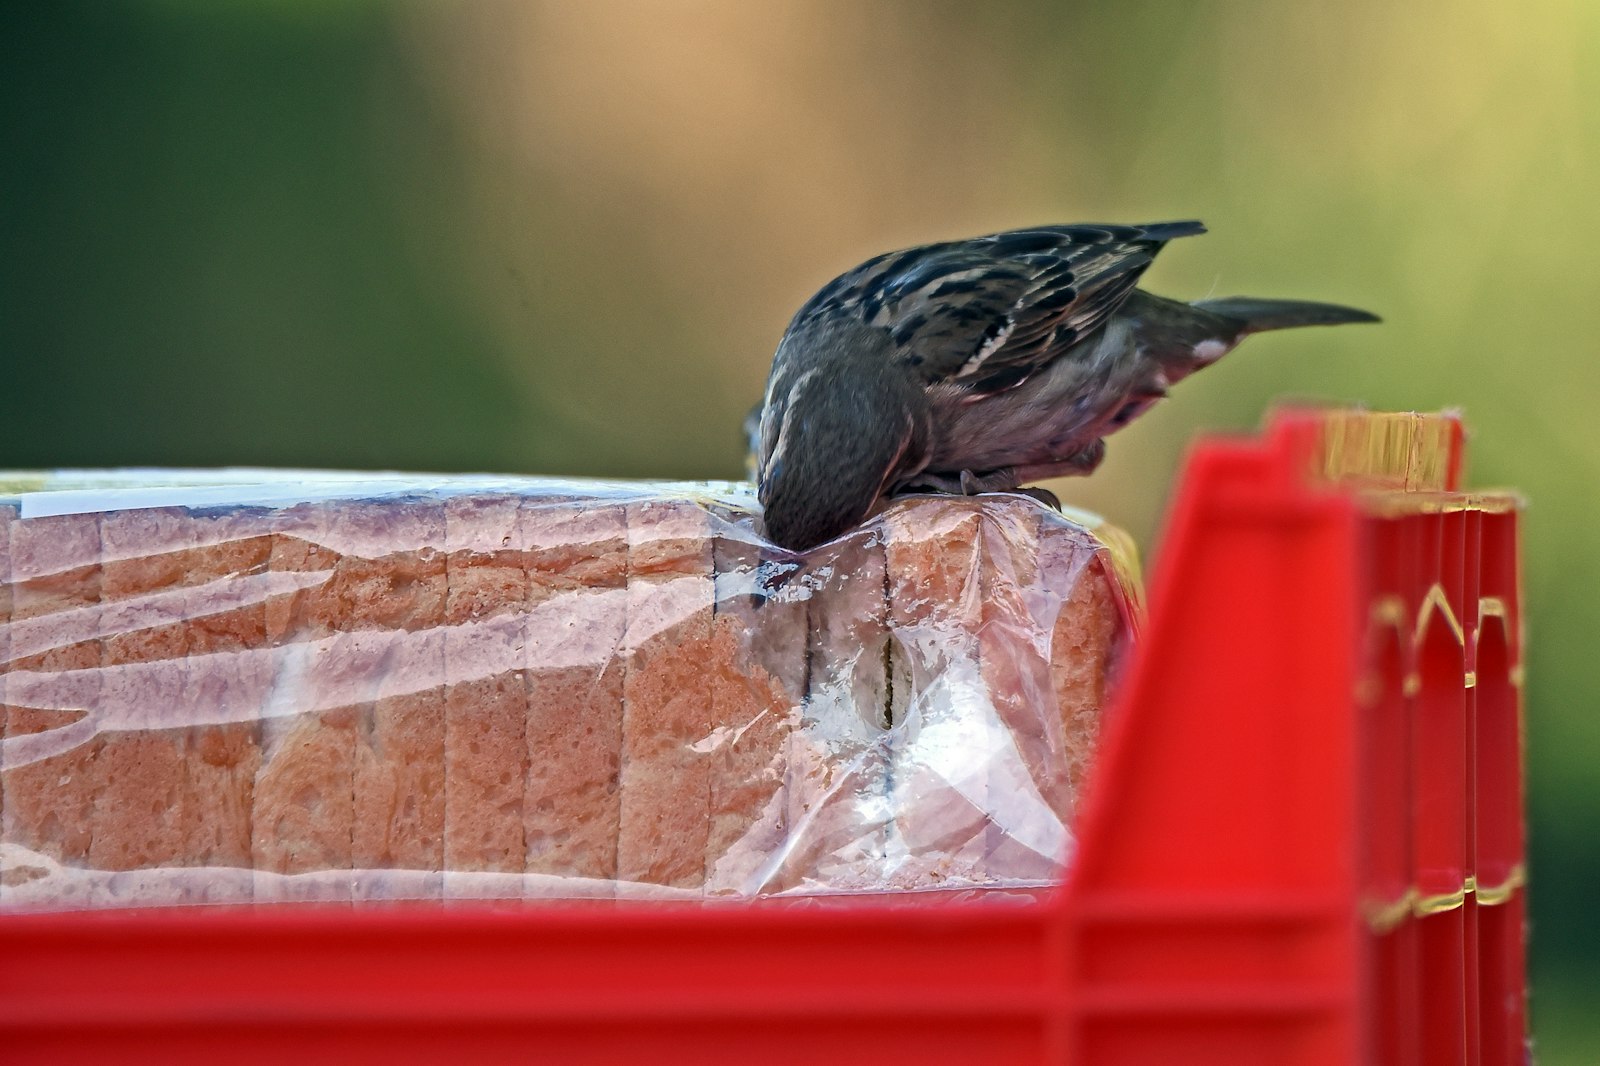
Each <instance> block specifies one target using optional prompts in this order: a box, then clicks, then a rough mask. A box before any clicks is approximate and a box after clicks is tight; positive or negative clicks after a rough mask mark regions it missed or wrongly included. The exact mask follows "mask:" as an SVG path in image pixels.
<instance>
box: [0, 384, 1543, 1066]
mask: <svg viewBox="0 0 1600 1066" xmlns="http://www.w3.org/2000/svg"><path fill="white" fill-rule="evenodd" d="M1461 449H1462V444H1461V429H1460V425H1459V423H1458V422H1457V421H1456V420H1455V419H1454V418H1451V417H1448V416H1429V417H1423V416H1394V415H1389V416H1365V415H1352V414H1347V413H1333V414H1318V413H1309V412H1291V413H1286V414H1282V415H1280V416H1278V417H1277V418H1276V419H1275V421H1274V422H1273V423H1272V424H1271V426H1270V427H1269V429H1268V431H1267V433H1266V434H1265V435H1264V436H1263V437H1262V438H1261V439H1240V440H1211V441H1206V442H1203V443H1202V444H1201V445H1200V446H1198V447H1197V448H1196V449H1195V450H1194V452H1193V454H1192V455H1191V457H1190V459H1189V462H1188V466H1187V469H1186V472H1185V474H1184V475H1183V478H1182V481H1181V483H1180V486H1179V493H1178V496H1177V500H1176V503H1175V505H1174V508H1173V512H1172V515H1171V519H1170V522H1169V529H1168V532H1167V537H1166V541H1165V547H1164V550H1163V554H1162V558H1161V559H1160V564H1161V565H1160V566H1159V567H1158V568H1157V572H1156V577H1155V581H1154V584H1153V587H1152V590H1151V595H1150V603H1151V613H1150V618H1149V622H1148V625H1147V627H1146V629H1145V632H1144V637H1143V644H1142V647H1141V650H1140V653H1139V655H1138V657H1137V661H1136V662H1135V663H1134V665H1133V668H1132V672H1131V675H1130V676H1129V677H1128V679H1127V681H1126V684H1125V685H1124V686H1123V688H1122V691H1121V695H1120V699H1119V702H1118V705H1117V706H1116V707H1115V708H1113V710H1112V712H1111V714H1110V717H1109V721H1108V725H1107V730H1106V735H1105V741H1104V747H1103V749H1102V753H1101V757H1100V759H1099V762H1098V764H1097V766H1096V769H1095V773H1094V777H1093V779H1092V781H1091V784H1090V791H1089V797H1088V800H1087V803H1086V807H1085V811H1084V816H1083V818H1082V820H1081V822H1080V825H1079V830H1080V847H1079V851H1078V854H1077V856H1076V858H1075V861H1074V865H1073V867H1072V870H1071V873H1070V875H1069V878H1068V880H1067V883H1066V884H1065V885H1064V886H1063V887H1062V888H1061V889H1060V890H1059V891H1056V892H1054V893H1050V894H1048V895H1045V896H1043V897H1040V898H1038V899H1036V900H1033V901H1031V902H1019V901H1018V900H1017V899H1016V898H1015V897H1007V898H1003V899H992V900H982V899H979V900H976V901H975V900H974V899H973V898H972V897H971V896H966V897H963V898H960V899H941V898H938V897H919V898H918V899H916V900H911V901H907V900H905V899H899V900H891V899H882V898H880V899H858V900H854V901H852V902H848V903H838V902H833V903H826V904H824V903H818V904H816V905H799V906H797V905H794V904H792V903H791V904H787V905H771V904H757V905H721V906H706V907H686V906H682V905H678V906H671V905H648V904H635V905H617V904H610V905H594V904H590V905H577V904H574V905H561V906H539V907H534V908H526V909H489V908H484V907H461V908H442V909H441V908H427V907H422V906H415V907H407V908H395V909H387V910H368V911H351V910H349V909H345V910H339V911H335V910H328V909H294V908H283V909H255V910H252V909H239V910H228V909H217V910H211V911H188V912H179V911H167V912H148V911H147V912H142V913H139V912H121V913H116V912H111V913H81V914H56V915H44V914H34V915H28V914H12V915H6V916H0V1061H5V1062H8V1063H9V1062H18V1063H23V1062H26V1063H53V1062H74V1063H100V1062H110V1061H144V1060H148V1061H160V1062H164V1063H212V1062H217V1061H226V1062H230V1063H253V1062H263V1063H266V1062H273V1063H277V1062H281V1061H283V1060H284V1058H285V1057H286V1056H293V1055H298V1056H302V1057H304V1056H306V1055H312V1056H315V1058H316V1059H317V1060H318V1061H338V1062H349V1063H360V1062H369V1061H370V1062H374V1063H383V1064H385V1066H393V1064H395V1063H402V1062H438V1061H444V1060H445V1059H446V1057H447V1056H452V1055H454V1056H467V1057H468V1058H469V1061H484V1062H499V1061H543V1062H559V1063H573V1064H578V1063H608V1064H609V1063H624V1062H650V1063H694V1064H696V1066H714V1064H718V1063H729V1064H731V1063H741V1064H742V1063H747V1062H751V1061H760V1062H762V1063H765V1064H769V1066H771V1064H778V1063H816V1062H829V1063H834V1064H843V1063H850V1062H862V1063H868V1062H870V1063H874V1064H875V1066H876V1064H881V1063H883V1062H885V1061H906V1062H916V1063H919V1064H924V1066H933V1064H940V1063H974V1062H985V1063H988V1062H1003V1063H1067V1062H1070V1063H1093V1064H1095V1066H1105V1064H1122V1063H1175V1062H1182V1063H1189V1064H1207V1063H1218V1064H1221V1063H1227V1064H1235V1063H1240V1062H1253V1063H1295V1064H1307V1066H1309V1064H1313V1063H1318V1064H1320V1063H1327V1064H1333V1063H1341V1064H1353V1063H1369V1062H1370V1063H1394V1064H1404V1066H1422V1064H1433V1063H1470V1064H1481V1066H1502V1064H1510V1063H1520V1062H1523V1061H1524V1060H1525V1058H1526V1039H1525V1025H1526V1023H1525V1010H1524V1003H1525V995H1524V969H1523V958H1524V889H1523V883H1524V872H1523V871H1524V866H1523V832H1522V769H1521V765H1522V764H1521V750H1522V726H1521V709H1520V693H1521V669H1522V668H1521V663H1522V640H1521V625H1520V620H1521V614H1520V598H1519V582H1518V568H1517V517H1518V516H1517V508H1516V501H1515V500H1514V499H1513V498H1512V497H1510V496H1507V495H1468V494H1464V493H1461V492H1459V491H1457V485H1456V482H1457V479H1458V476H1459V470H1460V465H1461Z"/></svg>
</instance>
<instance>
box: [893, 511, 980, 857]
mask: <svg viewBox="0 0 1600 1066" xmlns="http://www.w3.org/2000/svg"><path fill="white" fill-rule="evenodd" d="M989 506H993V504H992V502H990V501H980V500H976V499H967V498H956V499H943V498H941V499H927V498H922V499H910V500H905V501H901V502H899V503H897V504H895V505H894V506H892V507H891V508H890V509H889V510H888V511H887V512H885V513H884V515H883V516H882V518H881V521H882V522H883V524H884V528H885V530H886V532H887V542H886V546H885V563H886V567H887V573H888V584H889V625H890V628H891V631H892V634H893V640H892V643H891V646H890V649H891V655H890V667H891V671H892V678H891V684H892V686H893V693H894V698H893V702H892V704H891V710H890V715H891V721H890V729H891V737H890V749H891V750H890V757H889V758H890V763H889V782H888V794H889V797H890V805H891V807H892V808H893V810H894V815H895V816H894V821H893V823H892V824H891V826H890V834H889V840H888V844H887V856H886V860H885V867H884V869H883V871H882V874H881V876H882V877H883V878H884V879H885V881H886V883H887V884H889V885H893V886H896V887H902V888H912V887H931V886H937V885H939V884H942V883H943V882H945V881H947V880H951V879H955V880H960V881H971V880H975V879H981V878H982V876H983V874H984V872H985V863H984V858H985V852H986V847H987V841H986V828H987V826H988V817H987V811H988V802H989V797H988V789H989V776H990V772H991V768H990V766H989V762H988V749H989V747H990V746H991V744H992V742H993V739H994V738H993V730H992V723H991V722H990V721H989V720H988V719H987V717H986V715H985V713H984V712H986V711H987V706H986V701H987V699H988V692H987V691H986V690H985V689H984V686H983V681H984V678H983V674H982V650H981V649H982V644H983V643H984V641H985V637H986V632H985V623H986V622H987V621H989V620H990V619H991V618H992V612H990V611H988V610H986V607H987V605H986V604H985V601H984V596H983V593H984V588H983V568H984V565H985V564H986V563H987V562H990V561H991V560H988V559H986V558H985V552H984V548H985V545H984V528H985V508H986V507H989ZM986 616H987V617H986ZM990 636H992V635H990Z"/></svg>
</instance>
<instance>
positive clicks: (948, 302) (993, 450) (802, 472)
mask: <svg viewBox="0 0 1600 1066" xmlns="http://www.w3.org/2000/svg"><path fill="white" fill-rule="evenodd" d="M1204 232H1205V226H1204V225H1202V224H1201V223H1200V222H1198V221H1192V220H1191V221H1179V222H1156V223H1149V224H1145V225H1120V224H1106V223H1073V224H1067V225H1048V226H1039V227H1034V228H1028V229H1016V230H1008V231H1005V232H1003V233H994V234H990V235H988V236H983V237H975V238H971V239H968V240H956V241H947V242H942V243H937V244H926V245H921V246H918V247H915V248H908V249H904V250H901V251H894V252H886V253H884V254H882V255H879V256H875V257H874V258H872V259H869V260H867V261H866V262H864V263H862V264H861V265H859V266H857V267H855V268H854V269H852V270H849V271H847V272H845V273H844V274H841V275H839V276H838V277H837V278H835V279H833V280H832V281H830V282H828V283H827V284H826V285H824V286H823V287H822V288H821V289H820V290H818V292H817V293H816V294H815V295H814V296H812V297H811V299H809V300H808V301H806V303H805V305H804V306H802V307H801V308H800V310H799V311H798V312H796V313H795V315H794V318H793V319H792V320H791V321H790V323H789V326H788V328H787V329H786V330H785V332H784V334H783V337H782V339H781V340H780V341H779V343H778V347H777V351H776V352H775V354H774V355H773V359H772V368H771V371H770V373H769V374H768V377H767V384H766V392H765V395H764V397H763V399H762V402H761V404H760V406H759V412H760V415H759V421H757V420H756V419H755V416H754V414H752V418H751V421H750V423H749V425H748V429H749V432H750V433H751V434H752V436H753V437H754V438H755V439H753V440H752V445H753V449H754V451H755V455H756V462H755V475H756V483H757V499H758V500H759V502H760V504H761V510H762V517H763V523H764V526H765V530H766V535H767V538H768V539H769V540H770V541H771V542H772V543H774V544H776V545H778V546H779V547H780V548H783V549H787V550H788V551H791V552H796V553H800V552H805V551H807V550H809V549H811V548H814V547H816V546H817V545H819V544H822V543H824V542H826V541H829V540H832V539H834V538H836V537H838V536H840V535H841V534H843V533H845V532H847V531H848V530H850V529H852V528H854V527H856V526H857V525H859V524H860V523H861V522H863V521H864V520H866V519H867V518H868V517H870V515H871V514H872V513H874V511H875V510H876V509H877V508H878V506H879V504H880V503H882V502H883V501H885V500H887V499H889V498H890V497H894V496H897V495H901V494H904V493H911V492H937V493H953V494H961V495H974V494H978V493H985V492H1010V491H1018V490H1021V491H1030V492H1031V493H1032V494H1034V495H1036V496H1038V497H1040V498H1041V499H1044V500H1045V501H1046V502H1054V501H1053V499H1052V498H1051V497H1050V496H1049V494H1048V493H1045V492H1043V491H1042V490H1022V488H1021V487H1022V486H1024V485H1026V484H1027V483H1028V482H1031V481H1036V480H1040V479H1043V478H1051V477H1063V476H1075V475H1088V474H1091V473H1093V472H1094V470H1095V469H1096V468H1097V467H1098V466H1099V465H1100V463H1101V461H1102V460H1103V459H1104V457H1105V438H1106V436H1107V435H1108V434H1110V433H1113V432H1115V431H1116V430H1119V429H1121V428H1122V427H1124V426H1126V425H1128V424H1129V423H1130V422H1132V421H1133V420H1134V419H1136V418H1138V417H1139V416H1140V415H1141V414H1143V413H1144V412H1145V411H1147V410H1148V409H1149V408H1150V407H1151V406H1152V405H1154V404H1155V403H1156V402H1158V401H1159V400H1161V399H1162V398H1163V397H1165V396H1166V395H1167V392H1168V390H1169V389H1170V388H1171V387H1172V386H1173V385H1175V384H1177V383H1178V382H1179V381H1182V380H1183V379H1184V378H1186V377H1188V376H1189V375H1190V374H1192V373H1194V372H1195V371H1197V370H1200V369H1203V368H1204V367H1208V366H1210V365H1212V364H1213V363H1215V362H1216V361H1217V360H1219V359H1221V358H1222V357H1223V356H1224V355H1226V354H1227V353H1228V352H1230V351H1232V350H1233V348H1234V346H1235V345H1237V344H1238V343H1239V342H1240V341H1241V340H1242V339H1244V338H1245V337H1247V336H1249V335H1250V334H1252V333H1260V332H1263V331H1265V330H1275V329H1287V328H1291V327H1296V326H1317V325H1335V324H1339V323H1346V322H1377V321H1379V318H1378V316H1376V315H1374V314H1372V313H1370V312H1367V311H1362V310H1357V309H1356V308H1352V307H1344V306H1340V305H1337V304H1327V303H1314V302H1310V301H1305V300H1274V299H1257V298H1254V297H1238V296H1236V297H1227V298H1223V299H1205V300H1198V301H1195V302H1193V303H1185V302H1183V301H1181V300H1172V299H1167V298H1165V297H1161V296H1156V295H1154V294H1152V293H1149V292H1146V291H1144V290H1143V289H1140V288H1137V287H1136V283H1137V282H1138V280H1139V278H1140V276H1141V275H1142V274H1143V273H1144V272H1145V270H1146V269H1147V268H1148V267H1149V266H1150V264H1151V262H1152V261H1153V260H1154V259H1155V257H1156V255H1157V253H1159V252H1160V251H1161V249H1162V248H1163V247H1164V246H1165V245H1166V244H1167V242H1169V241H1172V240H1175V239H1177V238H1179V237H1189V236H1194V235H1197V234H1201V233H1204Z"/></svg>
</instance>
